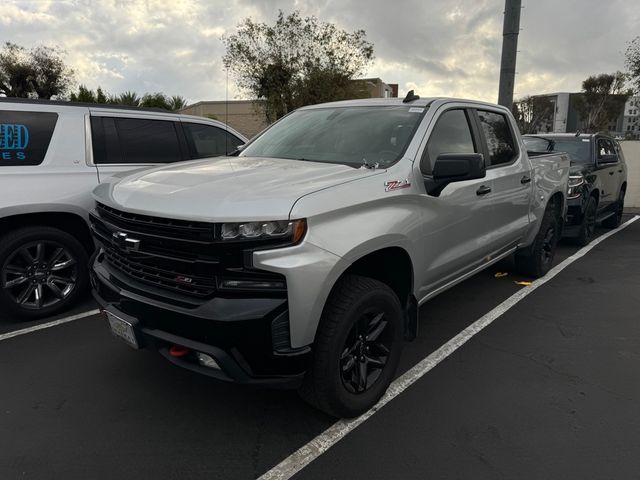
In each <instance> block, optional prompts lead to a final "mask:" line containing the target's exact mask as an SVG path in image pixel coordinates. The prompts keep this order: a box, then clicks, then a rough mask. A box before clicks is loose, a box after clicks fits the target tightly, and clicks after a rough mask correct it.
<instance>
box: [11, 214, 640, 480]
mask: <svg viewBox="0 0 640 480" xmlns="http://www.w3.org/2000/svg"><path fill="white" fill-rule="evenodd" d="M628 219H629V216H627V217H626V218H625V220H628ZM606 232H608V230H599V233H600V234H603V233H606ZM577 250H578V248H577V247H575V246H573V245H572V244H570V243H566V242H563V243H562V244H560V246H559V251H558V254H557V257H556V263H559V262H561V261H562V260H564V259H566V258H568V257H570V256H571V255H573V254H574V253H575V252H576V251H577ZM510 269H511V265H510V263H509V262H503V263H501V264H499V265H496V266H495V267H494V268H492V269H489V270H487V271H485V272H482V273H480V274H478V275H476V276H475V277H473V278H471V279H469V280H467V281H466V282H464V283H462V284H460V285H458V286H456V287H455V288H453V289H451V290H449V291H447V292H445V293H444V294H442V295H440V296H438V297H436V298H435V299H433V300H431V301H430V302H428V303H426V304H425V305H424V306H423V307H422V309H421V321H420V331H419V336H418V338H417V340H416V341H415V342H413V343H410V344H407V346H406V348H405V351H404V353H403V359H402V364H401V367H400V372H399V373H402V372H404V371H407V370H408V369H410V368H411V367H412V366H414V365H415V364H416V363H418V362H419V361H420V360H422V359H423V358H425V357H426V356H428V355H429V354H431V353H432V352H434V351H435V350H437V349H438V347H440V346H441V345H443V344H444V343H446V342H447V341H448V340H450V339H451V338H452V337H455V336H456V335H457V334H458V333H459V332H461V331H462V330H464V329H465V328H466V327H468V326H469V325H471V324H473V323H474V322H475V321H476V320H478V318H480V317H482V316H483V315H485V314H486V313H487V312H489V311H490V310H492V309H493V308H494V307H496V306H497V305H499V304H501V303H502V302H503V301H504V300H506V299H507V298H509V297H510V296H511V295H513V294H514V293H516V292H518V291H520V290H521V289H526V288H529V287H527V286H523V285H518V284H516V283H515V282H516V281H522V280H527V279H524V278H522V277H518V276H515V275H514V274H513V273H511V270H510ZM496 272H509V275H507V276H503V277H501V278H496V277H495V273H496ZM639 292H640V221H637V222H635V223H633V224H631V225H629V226H628V227H627V228H625V229H623V230H621V231H619V232H617V233H615V234H614V235H612V236H611V237H610V238H608V239H606V240H604V241H603V242H602V243H600V244H598V245H596V246H595V247H593V249H592V250H590V251H589V252H588V253H587V254H586V255H584V256H583V257H582V258H580V259H578V260H576V261H575V262H573V263H571V264H570V265H569V266H568V267H567V268H566V269H564V270H562V271H561V272H560V273H559V274H558V275H557V276H556V277H554V278H552V279H551V280H549V281H548V282H547V283H545V284H544V285H541V286H540V287H539V288H537V289H536V290H535V291H533V292H532V293H531V294H530V295H528V296H526V297H525V298H524V299H523V300H522V301H520V302H519V303H517V304H515V305H514V306H513V307H512V308H511V309H509V310H508V311H506V312H505V313H504V314H503V315H501V316H500V317H499V318H497V319H496V320H495V321H494V322H493V323H492V324H491V325H489V326H488V327H487V328H486V329H484V330H482V331H481V332H479V333H478V334H477V335H475V336H474V337H473V338H471V339H470V340H469V341H468V342H467V343H466V344H464V345H463V346H462V347H461V348H459V349H458V350H456V351H455V352H453V353H452V354H451V355H450V356H449V357H448V358H446V359H445V360H444V361H443V362H442V363H441V364H439V365H438V366H436V367H435V368H433V369H432V370H431V371H429V372H428V373H427V374H426V375H424V376H423V377H422V378H420V379H419V380H417V381H416V382H415V383H414V384H413V385H412V386H411V387H409V388H408V389H407V390H406V391H404V392H403V393H401V394H400V395H398V396H397V397H396V398H394V399H393V400H392V401H391V402H389V403H388V404H387V405H385V406H384V407H383V408H382V409H380V410H379V411H378V412H377V413H376V414H375V415H373V416H371V417H370V418H369V419H368V420H367V421H366V422H364V423H363V424H361V425H360V426H359V427H358V428H357V429H355V430H353V431H352V432H351V433H349V434H348V435H347V436H345V437H344V438H343V439H342V440H341V441H340V442H338V443H336V444H335V445H334V446H333V447H332V448H331V449H329V450H328V451H327V452H326V453H324V454H323V455H321V456H319V457H318V458H317V459H316V460H315V461H313V462H312V463H310V464H309V465H308V466H307V467H306V468H304V469H303V470H301V471H300V472H299V473H297V474H296V475H295V477H294V478H296V479H297V478H300V479H316V478H317V479H329V478H335V479H342V478H345V479H346V478H348V479H373V478H376V479H377V478H384V479H389V478H403V479H407V478H416V479H417V478H420V479H423V478H439V479H443V478H476V479H477V478H487V479H495V478H519V479H523V478H531V479H539V478H562V479H569V478H576V479H578V478H579V479H585V478H616V479H619V478H640V417H638V414H637V412H638V404H639V402H640V381H639V379H640V321H639V320H640V314H639V313H638V312H640V293H639ZM94 308H95V304H93V303H92V302H91V301H90V300H87V301H86V302H85V303H84V304H82V305H80V306H78V308H77V309H76V310H74V312H70V313H67V314H66V315H64V316H63V317H67V316H69V315H71V314H75V313H81V312H84V311H87V310H92V309H94ZM49 320H51V319H48V320H47V321H49ZM39 323H42V322H39ZM35 325H37V323H17V322H15V321H13V320H12V319H9V318H1V317H0V338H2V340H1V341H0V375H1V377H0V378H1V379H2V389H1V392H2V393H1V394H0V407H1V408H0V478H1V479H2V480H4V479H14V478H16V479H17V478H34V479H41V478H42V479H48V478H65V479H86V478H92V479H101V478H105V479H106V478H109V479H112V478H135V479H156V478H163V479H186V478H212V479H217V478H221V479H222V478H224V479H247V478H257V477H259V476H261V475H263V474H265V472H268V471H270V469H272V468H273V467H274V466H276V465H277V464H278V463H279V462H281V461H282V460H283V459H286V458H287V457H289V456H290V455H291V454H292V453H293V452H295V451H296V450H298V449H299V448H300V447H302V446H304V445H305V444H307V442H309V441H310V440H312V439H314V438H315V437H316V436H317V435H320V434H322V432H324V431H325V430H326V429H327V428H329V427H331V426H332V425H333V424H334V423H335V420H334V419H332V418H329V417H327V416H325V415H324V414H322V413H320V412H318V411H316V410H314V409H313V408H311V407H309V406H308V405H307V404H306V403H304V402H303V401H302V400H300V399H299V398H298V396H297V395H296V393H295V392H288V391H273V390H260V389H256V388H248V387H240V386H236V385H229V384H223V383H218V382H215V381H212V380H211V379H208V378H205V377H201V376H198V375H196V374H193V373H191V372H188V371H184V370H181V369H178V368H176V367H174V366H172V365H171V364H169V363H168V362H166V361H165V360H164V359H163V358H162V357H161V356H159V355H157V354H155V353H152V352H147V351H141V352H137V351H134V350H132V349H130V348H129V347H127V346H126V345H124V344H123V343H121V342H119V341H118V340H116V339H115V338H113V337H111V335H110V334H109V333H108V331H107V327H106V325H105V322H104V320H103V319H102V318H101V317H99V316H96V315H94V316H88V317H85V318H82V319H79V320H76V321H73V322H69V323H65V324H62V325H58V326H54V327H51V328H46V329H42V330H39V331H34V332H30V333H26V334H24V335H20V336H16V337H13V338H3V335H4V336H5V337H6V336H7V334H8V333H10V332H12V331H17V330H19V329H23V328H28V327H32V326H35ZM271 473H273V475H274V476H276V474H277V473H278V472H271ZM284 478H287V477H284Z"/></svg>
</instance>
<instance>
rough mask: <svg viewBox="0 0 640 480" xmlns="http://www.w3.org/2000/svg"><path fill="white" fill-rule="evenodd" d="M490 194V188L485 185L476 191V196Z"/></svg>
mask: <svg viewBox="0 0 640 480" xmlns="http://www.w3.org/2000/svg"><path fill="white" fill-rule="evenodd" d="M490 192H491V187H487V186H486V185H482V186H481V187H480V188H479V189H478V190H476V195H486V194H487V193H490Z"/></svg>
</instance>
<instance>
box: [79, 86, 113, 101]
mask: <svg viewBox="0 0 640 480" xmlns="http://www.w3.org/2000/svg"><path fill="white" fill-rule="evenodd" d="M69 100H71V101H72V102H85V103H118V101H117V99H116V98H115V97H112V96H110V95H107V94H106V93H105V92H104V90H102V87H98V88H97V90H96V91H95V92H94V91H93V90H91V89H89V88H87V86H86V85H82V84H81V85H80V86H79V87H78V93H75V92H72V93H71V95H69Z"/></svg>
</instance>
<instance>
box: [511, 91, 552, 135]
mask: <svg viewBox="0 0 640 480" xmlns="http://www.w3.org/2000/svg"><path fill="white" fill-rule="evenodd" d="M553 107H554V105H553V102H551V101H550V100H549V98H548V97H544V96H539V97H531V96H527V97H523V98H521V99H520V100H517V101H515V102H513V107H512V108H511V111H512V112H513V116H514V117H515V118H516V121H517V122H518V126H519V127H520V131H521V132H522V133H538V132H545V131H547V129H548V126H549V124H550V123H551V122H553Z"/></svg>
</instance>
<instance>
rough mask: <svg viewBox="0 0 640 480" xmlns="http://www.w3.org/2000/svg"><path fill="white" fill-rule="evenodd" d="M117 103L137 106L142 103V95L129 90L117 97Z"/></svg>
mask: <svg viewBox="0 0 640 480" xmlns="http://www.w3.org/2000/svg"><path fill="white" fill-rule="evenodd" d="M116 103H117V104H119V105H127V106H129V107H137V106H139V105H140V97H139V96H138V94H137V93H136V92H132V91H130V90H128V91H126V92H124V93H121V94H120V95H119V96H118V97H117V98H116Z"/></svg>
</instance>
